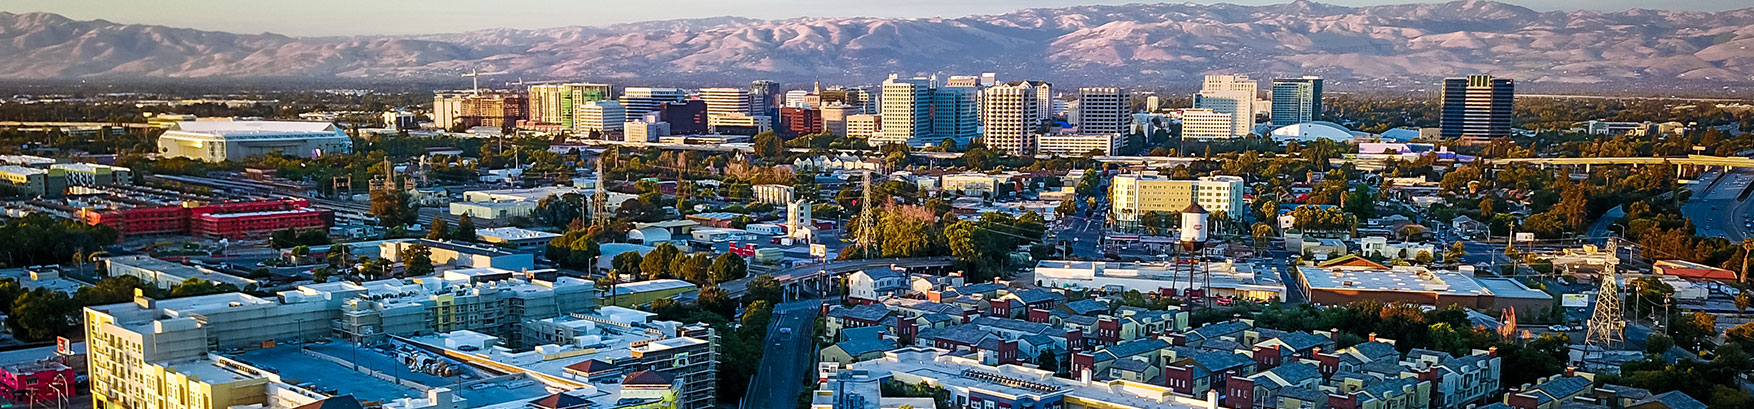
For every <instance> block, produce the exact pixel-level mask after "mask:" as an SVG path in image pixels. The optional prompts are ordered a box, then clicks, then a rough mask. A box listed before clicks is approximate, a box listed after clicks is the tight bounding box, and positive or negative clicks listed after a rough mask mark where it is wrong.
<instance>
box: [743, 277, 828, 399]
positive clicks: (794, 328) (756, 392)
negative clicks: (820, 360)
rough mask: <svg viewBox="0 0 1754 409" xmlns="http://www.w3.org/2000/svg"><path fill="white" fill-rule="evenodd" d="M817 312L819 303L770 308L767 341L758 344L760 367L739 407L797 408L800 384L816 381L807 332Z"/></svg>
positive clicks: (813, 351)
mask: <svg viewBox="0 0 1754 409" xmlns="http://www.w3.org/2000/svg"><path fill="white" fill-rule="evenodd" d="M821 309H822V300H820V299H816V300H806V301H798V302H790V303H785V304H780V305H778V306H775V307H774V309H773V321H771V322H769V323H768V328H767V339H765V340H763V341H762V344H761V350H762V355H761V364H760V366H758V367H757V371H758V372H757V375H756V377H755V379H751V380H750V381H749V393H747V394H745V395H743V402H742V404H741V405H739V407H741V408H789V407H793V406H796V405H797V404H798V395H799V394H800V393H803V388H804V381H805V380H807V379H808V380H814V379H815V378H816V375H815V374H814V373H813V371H814V369H815V367H816V352H817V351H816V340H814V339H812V338H813V335H812V334H811V332H812V331H813V330H814V329H815V328H816V312H817V311H820V310H821Z"/></svg>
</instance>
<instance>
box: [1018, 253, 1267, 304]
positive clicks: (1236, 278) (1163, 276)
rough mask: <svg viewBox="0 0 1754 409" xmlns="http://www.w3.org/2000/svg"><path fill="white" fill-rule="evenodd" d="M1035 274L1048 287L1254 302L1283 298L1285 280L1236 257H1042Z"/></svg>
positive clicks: (1039, 281) (1038, 280)
mask: <svg viewBox="0 0 1754 409" xmlns="http://www.w3.org/2000/svg"><path fill="white" fill-rule="evenodd" d="M1035 279H1036V281H1037V282H1038V284H1039V285H1041V286H1042V287H1048V288H1064V289H1068V290H1103V291H1109V292H1125V291H1127V290H1139V291H1141V292H1158V293H1162V294H1165V295H1168V294H1173V293H1177V292H1185V291H1187V290H1190V289H1197V290H1202V293H1204V294H1207V295H1209V296H1212V297H1216V298H1233V299H1239V300H1249V301H1254V302H1261V303H1266V302H1272V301H1281V302H1283V301H1285V291H1286V290H1285V283H1283V282H1280V281H1279V274H1278V273H1276V272H1273V271H1269V270H1257V269H1256V268H1255V266H1254V265H1252V264H1239V263H1236V262H1220V263H1201V264H1198V265H1196V264H1180V263H1134V262H1124V261H1115V262H1110V261H1069V260H1042V261H1040V262H1037V263H1036V265H1035Z"/></svg>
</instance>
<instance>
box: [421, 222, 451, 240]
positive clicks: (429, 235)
mask: <svg viewBox="0 0 1754 409" xmlns="http://www.w3.org/2000/svg"><path fill="white" fill-rule="evenodd" d="M450 237H451V223H450V222H447V221H445V219H438V218H434V219H433V221H432V228H430V229H427V231H426V239H427V240H444V239H448V238H450Z"/></svg>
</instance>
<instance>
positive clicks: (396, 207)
mask: <svg viewBox="0 0 1754 409" xmlns="http://www.w3.org/2000/svg"><path fill="white" fill-rule="evenodd" d="M371 213H372V215H373V216H377V217H378V222H379V223H380V224H382V225H384V226H403V225H408V224H412V223H414V221H415V220H417V218H418V217H419V214H418V213H416V212H415V209H414V207H413V206H412V205H410V204H409V202H408V192H404V191H400V190H395V189H378V190H373V191H372V193H371Z"/></svg>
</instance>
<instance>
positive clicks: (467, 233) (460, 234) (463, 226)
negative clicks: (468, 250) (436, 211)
mask: <svg viewBox="0 0 1754 409" xmlns="http://www.w3.org/2000/svg"><path fill="white" fill-rule="evenodd" d="M451 239H452V240H456V241H460V242H464V243H473V242H475V240H477V238H476V237H475V218H473V217H469V214H468V213H464V214H463V215H462V216H457V230H456V232H454V233H452V234H451Z"/></svg>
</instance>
